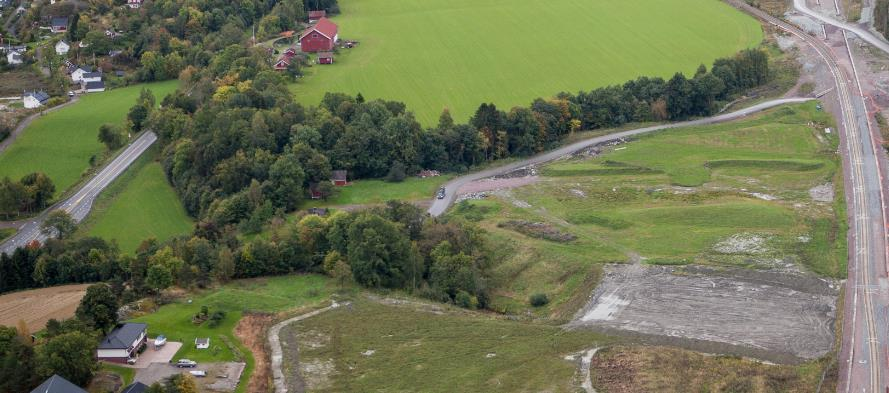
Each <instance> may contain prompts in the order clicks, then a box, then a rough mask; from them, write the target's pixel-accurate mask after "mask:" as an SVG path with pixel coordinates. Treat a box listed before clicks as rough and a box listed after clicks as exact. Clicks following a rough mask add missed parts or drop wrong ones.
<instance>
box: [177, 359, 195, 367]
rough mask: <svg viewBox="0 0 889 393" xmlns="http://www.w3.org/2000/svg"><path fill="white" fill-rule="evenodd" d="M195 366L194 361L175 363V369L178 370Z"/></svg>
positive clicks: (184, 360) (183, 360) (180, 360)
mask: <svg viewBox="0 0 889 393" xmlns="http://www.w3.org/2000/svg"><path fill="white" fill-rule="evenodd" d="M197 366H198V362H196V361H194V360H188V359H179V361H178V362H176V367H179V368H192V367H197Z"/></svg>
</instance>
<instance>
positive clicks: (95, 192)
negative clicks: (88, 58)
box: [0, 131, 157, 254]
mask: <svg viewBox="0 0 889 393" xmlns="http://www.w3.org/2000/svg"><path fill="white" fill-rule="evenodd" d="M156 140H157V135H155V134H154V133H153V132H151V131H146V132H145V133H143V134H142V135H140V136H139V137H138V138H136V140H135V141H133V142H132V143H131V144H130V145H129V146H127V148H126V149H124V151H123V152H121V153H120V154H119V155H118V156H117V157H115V158H114V160H112V161H111V163H110V164H108V165H107V166H105V167H104V168H102V170H101V171H99V173H98V174H97V175H96V176H94V177H93V178H92V179H90V180H89V181H88V182H87V183H86V184H85V185H83V187H81V188H80V190H78V191H77V193H75V194H74V195H73V196H71V197H70V198H68V199H66V200H64V201H62V202H60V203H57V204H55V205H54V206H52V207H51V208H49V209H47V210H46V211H45V212H43V214H41V215H39V216H37V217H34V218H33V219H31V220H29V221H28V222H27V223H26V224H24V225H22V227H21V228H19V231H18V233H16V234H15V235H14V236H13V237H11V238H9V239H7V240H6V241H5V242H3V243H2V244H0V254H2V253H7V254H12V252H13V251H15V249H16V248H17V247H22V246H24V245H27V244H28V243H30V242H31V241H33V240H37V241H39V242H41V243H42V242H43V241H45V240H46V236H45V235H43V233H41V232H40V224H41V223H42V222H43V220H44V219H45V218H46V215H47V214H48V213H49V212H51V211H53V210H58V209H62V210H64V211H66V212H68V213H69V214H71V217H73V218H74V220H75V221H77V222H80V221H82V220H83V219H84V218H85V217H86V215H87V214H88V213H89V211H90V209H91V208H92V206H93V202H94V201H95V200H96V197H97V196H99V193H101V192H102V190H104V189H105V187H108V185H109V184H111V182H112V181H114V179H116V178H117V177H118V176H120V174H121V173H123V171H125V170H126V169H127V167H129V166H130V164H132V163H133V162H134V161H136V159H137V158H139V156H141V155H142V153H144V152H145V150H148V148H149V147H150V146H151V145H152V144H154V142H155V141H156Z"/></svg>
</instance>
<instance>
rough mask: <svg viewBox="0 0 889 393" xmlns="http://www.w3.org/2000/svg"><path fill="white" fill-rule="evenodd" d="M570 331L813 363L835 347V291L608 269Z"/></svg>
mask: <svg viewBox="0 0 889 393" xmlns="http://www.w3.org/2000/svg"><path fill="white" fill-rule="evenodd" d="M605 272H606V273H605V277H604V278H603V280H602V282H601V283H600V284H599V286H598V288H597V289H596V291H595V293H594V294H593V296H592V297H591V299H590V301H589V302H588V303H587V305H586V306H585V307H584V308H583V309H581V310H580V311H579V312H578V313H577V314H576V316H575V318H574V320H573V321H572V322H571V323H570V324H569V326H571V327H572V328H592V329H596V330H602V331H607V332H611V333H616V334H619V335H627V333H629V335H639V336H642V337H645V336H649V337H650V338H653V337H658V339H653V341H654V342H659V343H665V344H675V345H680V346H685V347H691V348H693V349H697V350H701V351H704V352H719V353H731V354H736V355H739V356H751V357H756V358H760V359H766V360H772V361H778V362H782V363H783V362H791V363H792V362H796V361H799V360H806V359H814V358H818V357H820V356H823V355H825V354H826V353H828V352H829V351H830V349H831V347H832V343H833V340H834V327H833V326H834V320H835V318H836V306H835V303H836V296H837V290H836V289H835V287H836V286H835V285H833V284H831V283H829V282H827V281H824V280H820V279H817V278H814V277H808V276H801V275H796V274H792V273H775V272H768V273H765V272H757V271H753V270H740V269H738V270H735V269H730V270H722V269H720V270H716V269H711V268H704V267H695V266H688V267H684V268H679V267H671V266H647V265H641V264H628V265H608V266H607V267H606V269H605Z"/></svg>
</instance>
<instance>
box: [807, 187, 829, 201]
mask: <svg viewBox="0 0 889 393" xmlns="http://www.w3.org/2000/svg"><path fill="white" fill-rule="evenodd" d="M809 196H810V197H812V200H813V201H815V202H833V198H834V192H833V183H827V184H822V185H820V186H815V187H812V188H810V189H809Z"/></svg>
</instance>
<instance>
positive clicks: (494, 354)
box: [485, 352, 497, 359]
mask: <svg viewBox="0 0 889 393" xmlns="http://www.w3.org/2000/svg"><path fill="white" fill-rule="evenodd" d="M495 356H497V354H496V353H493V352H492V353H489V354H487V355H485V357H486V358H488V359H490V358H492V357H495Z"/></svg>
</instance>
